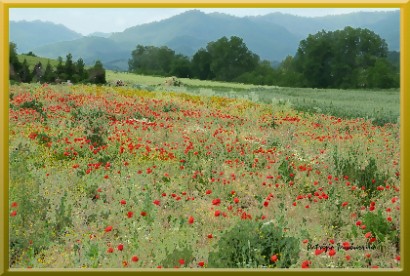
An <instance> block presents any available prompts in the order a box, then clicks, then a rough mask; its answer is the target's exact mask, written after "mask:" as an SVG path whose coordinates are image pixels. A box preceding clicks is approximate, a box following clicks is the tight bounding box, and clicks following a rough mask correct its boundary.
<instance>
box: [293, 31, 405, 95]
mask: <svg viewBox="0 0 410 276" xmlns="http://www.w3.org/2000/svg"><path fill="white" fill-rule="evenodd" d="M386 57H387V44H386V42H385V41H384V40H383V39H382V38H380V37H379V36H378V35H377V34H375V33H374V32H372V31H370V30H368V29H361V28H356V29H354V28H352V27H346V28H344V29H343V30H337V31H329V32H326V31H321V32H318V33H316V34H315V35H309V36H308V37H307V38H306V39H304V40H302V41H301V42H300V44H299V48H298V51H297V54H296V56H295V64H294V66H295V67H294V68H295V71H296V72H299V73H301V74H302V75H303V83H302V84H303V85H304V86H306V87H317V88H328V87H338V88H366V87H367V88H372V87H378V88H385V87H397V86H398V83H396V81H395V77H394V76H393V75H392V73H390V72H391V71H392V70H391V68H389V66H391V65H390V64H389V62H388V60H387V59H386ZM379 78H381V80H380V79H379Z"/></svg>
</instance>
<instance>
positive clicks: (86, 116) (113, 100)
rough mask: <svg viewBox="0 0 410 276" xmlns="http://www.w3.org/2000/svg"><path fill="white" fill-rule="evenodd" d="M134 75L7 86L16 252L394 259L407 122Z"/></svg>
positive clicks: (65, 262)
mask: <svg viewBox="0 0 410 276" xmlns="http://www.w3.org/2000/svg"><path fill="white" fill-rule="evenodd" d="M111 76H112V75H111ZM111 76H110V75H109V77H111ZM113 76H115V78H113V79H116V77H118V76H120V75H118V74H117V75H113ZM121 76H122V75H121ZM124 76H125V74H124ZM132 77H135V76H132ZM139 78H141V82H142V80H145V81H146V82H145V83H144V84H142V83H139V84H138V85H147V86H153V87H151V88H154V87H156V88H155V89H136V88H133V86H134V84H131V83H129V84H128V86H127V87H113V86H95V85H72V86H67V85H47V84H45V85H40V84H21V85H12V86H11V87H10V112H9V114H10V117H9V125H10V130H9V167H10V183H9V187H10V188H9V193H10V196H9V208H10V217H9V219H10V250H9V252H10V266H11V267H12V268H53V267H54V268H90V269H92V268H123V269H124V270H126V269H163V270H166V269H170V270H175V269H181V270H184V269H189V270H190V271H192V270H207V269H215V268H245V269H252V268H260V269H261V268H264V269H269V270H276V269H285V268H286V269H301V268H302V269H310V268H322V269H334V268H343V269H345V268H346V269H378V268H390V269H396V268H400V266H401V265H400V252H401V250H400V199H399V198H400V172H399V170H400V146H399V145H400V143H399V125H398V124H386V125H383V126H376V125H374V124H372V121H370V120H366V119H364V118H352V119H347V118H337V117H333V116H329V115H326V114H323V113H320V112H317V113H311V112H302V111H298V110H296V109H295V108H294V107H292V105H291V104H287V103H286V102H285V103H283V102H281V101H279V99H281V98H279V96H278V100H274V101H273V102H272V101H270V102H269V103H264V101H263V100H261V97H262V95H263V94H257V93H259V92H257V89H259V88H258V87H253V86H244V87H246V88H244V89H237V88H232V89H233V92H232V93H231V92H230V91H220V92H215V90H216V88H215V90H214V87H217V88H218V87H221V86H222V85H225V84H219V83H218V84H216V83H215V86H212V90H211V88H209V87H208V88H207V87H201V86H199V87H197V88H198V89H202V92H206V91H208V92H207V93H209V94H210V95H208V96H206V95H205V93H202V94H201V95H194V92H192V91H189V93H185V92H183V91H182V90H181V91H174V92H173V91H169V90H172V89H173V87H164V86H162V85H160V86H157V85H156V84H158V83H155V82H154V80H155V78H145V77H139ZM123 79H124V80H125V81H129V80H128V79H125V78H123ZM157 80H158V81H160V80H163V79H160V78H157ZM182 81H183V82H186V81H188V80H182ZM159 83H161V82H159ZM206 83H207V84H210V83H212V82H206ZM238 85H239V84H238ZM192 86H194V85H192ZM209 86H211V85H209ZM175 89H178V88H175ZM181 89H186V87H185V88H184V87H182V88H181ZM218 89H219V88H218ZM228 89H231V87H230V86H228ZM252 89H255V91H253V90H252ZM263 89H268V90H269V89H272V91H275V90H274V89H275V88H263ZM162 90H167V91H162ZM242 90H243V91H242ZM251 90H252V91H251ZM279 90H283V91H285V92H286V91H287V92H286V93H287V94H286V93H284V94H286V95H287V96H288V97H289V99H291V97H296V98H298V96H297V95H298V93H302V91H305V90H300V91H298V90H293V89H279ZM241 91H242V92H244V93H248V94H247V95H245V96H248V97H254V99H253V100H247V99H240V98H237V99H233V98H231V97H220V96H218V95H219V93H221V94H222V93H228V94H230V93H231V94H234V93H239V92H241ZM295 91H296V92H295ZM307 91H311V92H312V93H315V95H316V97H321V95H323V94H320V93H321V92H322V91H315V90H307ZM253 92H254V93H255V94H252V93H253ZM262 92H263V93H268V91H262ZM262 92H261V93H262ZM269 93H270V92H269ZM292 93H293V94H292ZM350 93H353V92H352V91H350ZM372 93H374V95H377V92H372ZM394 93H395V92H392V95H389V94H386V93H380V94H382V95H380V98H377V97H376V96H375V97H374V98H377V99H378V100H377V101H381V99H382V98H383V97H385V99H387V98H394V97H395V94H394ZM212 94H213V95H212ZM367 95H371V94H369V93H368V94H367ZM372 95H373V94H372ZM234 96H235V97H236V95H234ZM356 96H357V97H359V95H356ZM257 97H259V98H258V99H256V98H257ZM357 97H354V98H352V99H351V105H352V106H356V103H355V101H356V100H357ZM360 97H364V98H362V99H363V100H366V99H367V98H366V97H365V96H363V95H361V96H360ZM338 99H339V102H346V103H348V101H347V99H346V98H345V97H341V96H339V97H338ZM372 99H373V98H372ZM299 100H300V99H299ZM335 104H336V103H335ZM365 105H366V106H367V105H368V104H363V108H365V107H364V106H365Z"/></svg>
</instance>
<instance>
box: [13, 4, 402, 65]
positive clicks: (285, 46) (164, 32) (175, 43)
mask: <svg viewBox="0 0 410 276" xmlns="http://www.w3.org/2000/svg"><path fill="white" fill-rule="evenodd" d="M26 23H27V24H28V22H26ZM346 26H352V27H355V28H357V27H360V28H368V29H370V30H373V31H374V32H376V33H377V34H379V35H380V36H381V37H382V38H384V39H386V42H387V43H388V45H389V50H396V51H398V50H399V44H400V11H393V12H356V13H350V14H343V15H333V16H323V17H300V16H294V15H288V14H281V13H272V14H268V15H264V16H248V17H236V16H231V15H227V14H223V13H210V14H205V13H203V12H201V11H199V10H191V11H187V12H184V13H182V14H179V15H176V16H173V17H171V18H168V19H165V20H161V21H157V22H152V23H148V24H142V25H137V26H134V27H131V28H128V29H126V30H124V31H123V32H118V33H112V34H111V35H109V34H106V33H94V34H92V35H90V36H87V37H81V36H80V37H77V38H76V39H75V40H72V39H67V40H69V41H65V42H63V41H61V40H59V41H55V42H54V43H52V42H51V43H49V44H48V45H44V44H43V45H42V46H32V47H31V48H30V49H26V50H25V51H27V50H30V51H33V52H34V53H35V54H37V55H41V56H44V57H48V58H56V57H58V56H62V57H65V56H66V54H67V53H69V52H70V53H71V54H72V55H73V57H74V58H78V57H82V58H83V59H84V60H85V61H86V63H88V64H89V63H93V62H95V60H97V59H99V60H101V61H102V62H103V63H104V66H105V67H106V68H108V69H115V70H127V69H128V59H129V58H130V57H131V51H133V50H134V49H135V47H136V45H138V44H141V45H144V46H148V45H153V46H168V47H169V48H171V49H173V50H175V52H177V53H182V54H184V55H187V56H192V55H193V54H194V53H195V52H196V51H197V50H198V49H200V48H201V47H206V45H207V44H208V43H209V42H211V41H215V40H217V39H219V38H221V37H223V36H226V37H228V38H229V37H230V36H239V37H241V38H242V39H243V41H244V42H245V43H246V45H247V46H248V48H249V49H250V50H251V51H253V52H254V53H256V54H258V55H259V56H260V57H261V59H266V60H269V61H271V62H273V63H277V62H280V61H281V60H283V59H284V58H285V57H286V56H287V55H294V54H295V52H296V50H297V48H298V46H299V42H300V41H301V40H302V39H305V38H306V37H307V36H308V34H315V33H317V32H318V31H320V30H322V29H324V30H326V31H333V30H336V29H343V28H344V27H346ZM102 31H103V30H102ZM77 35H78V34H77ZM10 37H12V36H10ZM27 40H30V38H27V39H23V41H27ZM70 40H71V41H70ZM17 46H18V48H19V49H21V46H20V44H19V43H18V42H17Z"/></svg>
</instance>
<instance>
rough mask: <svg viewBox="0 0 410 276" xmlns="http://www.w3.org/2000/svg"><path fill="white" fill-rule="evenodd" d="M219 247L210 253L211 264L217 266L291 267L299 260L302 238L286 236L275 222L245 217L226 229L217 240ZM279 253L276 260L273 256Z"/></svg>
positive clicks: (210, 265)
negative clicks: (299, 240)
mask: <svg viewBox="0 0 410 276" xmlns="http://www.w3.org/2000/svg"><path fill="white" fill-rule="evenodd" d="M217 246H218V250H217V251H214V252H211V253H210V255H209V264H208V265H209V267H215V268H258V267H281V268H288V267H291V266H292V264H294V263H296V261H297V259H298V254H299V242H298V240H297V239H296V238H294V237H286V236H285V235H284V232H283V231H282V228H279V227H277V226H274V224H273V223H272V222H269V223H262V222H255V221H250V220H242V221H240V222H239V223H238V224H236V225H235V226H234V227H233V228H232V229H231V230H229V231H227V232H225V233H224V234H223V235H222V237H221V239H220V240H219V241H218V244H217ZM274 254H276V255H277V256H278V261H277V262H272V261H271V260H270V257H271V256H272V255H274Z"/></svg>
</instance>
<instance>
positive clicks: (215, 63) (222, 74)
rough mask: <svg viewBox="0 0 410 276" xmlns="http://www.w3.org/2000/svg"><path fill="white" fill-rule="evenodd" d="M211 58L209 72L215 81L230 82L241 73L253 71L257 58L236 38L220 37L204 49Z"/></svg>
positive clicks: (257, 61)
mask: <svg viewBox="0 0 410 276" xmlns="http://www.w3.org/2000/svg"><path fill="white" fill-rule="evenodd" d="M206 49H207V51H208V53H209V54H210V56H211V64H210V70H211V72H212V73H213V74H214V75H215V79H216V80H221V81H232V80H234V79H235V78H237V77H239V76H240V75H242V74H243V73H246V72H251V71H253V70H254V69H255V68H256V67H257V66H258V63H259V56H258V55H256V54H254V53H252V52H251V51H250V50H249V49H248V48H247V46H246V44H245V43H244V42H243V40H242V39H241V38H239V37H237V36H231V38H230V39H229V40H228V38H226V37H222V38H220V39H218V40H217V41H215V42H210V43H208V45H207V47H206Z"/></svg>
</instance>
